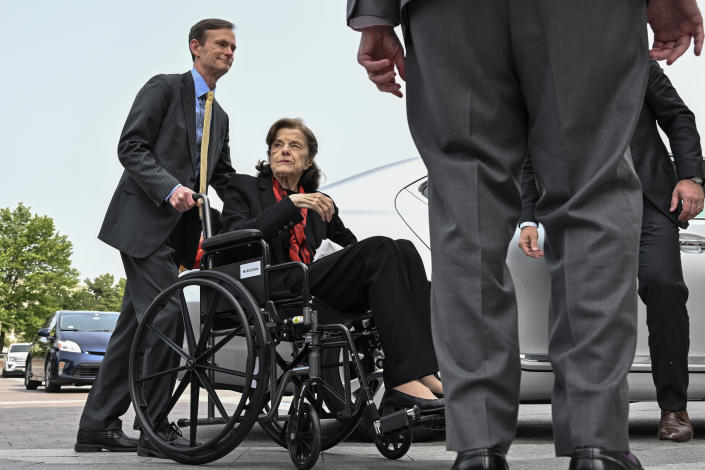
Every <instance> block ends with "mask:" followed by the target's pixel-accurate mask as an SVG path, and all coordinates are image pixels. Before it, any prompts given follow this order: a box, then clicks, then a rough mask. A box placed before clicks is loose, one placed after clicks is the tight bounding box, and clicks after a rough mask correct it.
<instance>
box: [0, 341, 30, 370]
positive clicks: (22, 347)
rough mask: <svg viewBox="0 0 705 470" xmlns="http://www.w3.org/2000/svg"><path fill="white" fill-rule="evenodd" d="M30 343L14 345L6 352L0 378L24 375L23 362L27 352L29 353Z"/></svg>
mask: <svg viewBox="0 0 705 470" xmlns="http://www.w3.org/2000/svg"><path fill="white" fill-rule="evenodd" d="M30 345H31V343H14V344H12V345H10V349H8V350H7V358H6V360H5V365H4V366H3V367H2V376H3V377H10V376H11V375H19V376H23V375H24V369H25V361H26V360H27V351H29V347H30Z"/></svg>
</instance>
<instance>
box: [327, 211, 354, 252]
mask: <svg viewBox="0 0 705 470" xmlns="http://www.w3.org/2000/svg"><path fill="white" fill-rule="evenodd" d="M334 204H335V203H334ZM326 238H327V239H328V240H330V241H332V242H335V243H337V244H338V245H340V246H348V245H351V244H353V243H355V242H357V237H356V236H355V234H353V233H352V232H351V231H350V229H349V228H347V227H346V226H345V224H344V223H343V220H342V219H341V218H340V214H339V213H338V206H335V213H334V214H333V218H332V219H331V221H330V222H328V223H327V224H326Z"/></svg>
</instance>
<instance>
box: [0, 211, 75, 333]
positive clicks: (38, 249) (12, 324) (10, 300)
mask: <svg viewBox="0 0 705 470" xmlns="http://www.w3.org/2000/svg"><path fill="white" fill-rule="evenodd" d="M71 254H72V245H71V242H70V241H69V240H68V238H67V237H66V236H65V235H61V234H59V233H58V232H57V231H56V229H55V227H54V221H53V220H52V219H51V217H48V216H39V215H36V214H35V215H32V213H31V212H30V208H29V207H27V206H25V205H24V204H22V203H19V205H18V206H17V207H16V208H15V209H14V210H10V209H9V208H3V209H0V331H2V332H3V333H4V332H7V331H14V332H15V334H16V335H18V336H20V337H21V338H22V339H24V340H31V339H32V337H33V336H34V333H35V332H36V330H37V328H38V327H39V326H41V324H42V322H43V321H44V320H45V319H46V318H47V316H48V315H49V314H50V313H51V312H53V311H54V310H57V309H58V308H60V307H61V303H62V301H63V299H64V298H65V293H66V292H68V291H69V290H70V289H72V288H74V287H75V286H76V284H77V281H78V272H77V271H76V270H75V269H73V268H72V267H71ZM2 336H4V334H3V335H2Z"/></svg>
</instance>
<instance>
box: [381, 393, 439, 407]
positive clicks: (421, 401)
mask: <svg viewBox="0 0 705 470" xmlns="http://www.w3.org/2000/svg"><path fill="white" fill-rule="evenodd" d="M414 405H415V406H418V407H419V409H420V410H421V411H427V412H428V411H443V410H444V409H445V406H446V402H445V400H444V399H443V398H435V399H432V398H419V397H415V396H413V395H408V394H406V393H403V392H400V391H399V390H394V389H393V388H388V389H385V390H384V395H383V396H382V404H381V407H382V408H385V407H390V408H413V407H414Z"/></svg>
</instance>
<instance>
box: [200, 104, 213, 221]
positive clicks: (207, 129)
mask: <svg viewBox="0 0 705 470" xmlns="http://www.w3.org/2000/svg"><path fill="white" fill-rule="evenodd" d="M212 109H213V92H212V91H209V92H208V93H206V109H205V112H204V116H203V135H202V137H201V168H200V170H199V175H200V178H199V184H198V192H199V193H201V194H207V193H208V182H207V178H208V140H209V139H210V136H211V111H212ZM198 213H199V215H201V217H203V214H202V213H201V209H200V208H199V209H198Z"/></svg>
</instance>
